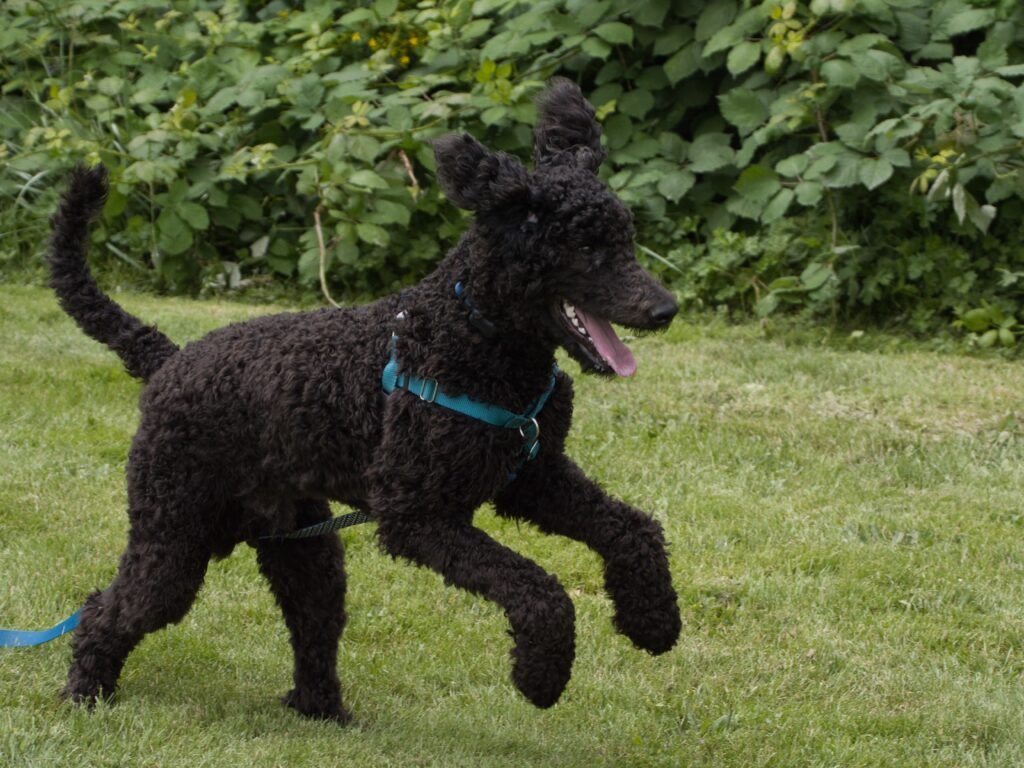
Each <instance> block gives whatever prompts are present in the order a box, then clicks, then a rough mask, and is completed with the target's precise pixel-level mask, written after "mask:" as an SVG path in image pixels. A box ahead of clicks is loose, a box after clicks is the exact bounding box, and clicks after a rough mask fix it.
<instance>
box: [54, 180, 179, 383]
mask: <svg viewBox="0 0 1024 768" xmlns="http://www.w3.org/2000/svg"><path fill="white" fill-rule="evenodd" d="M107 191H108V187H107V171H106V169H105V168H103V166H97V167H95V168H91V169H87V168H85V167H83V166H79V167H77V168H75V169H74V170H73V171H72V172H71V183H70V185H69V187H68V190H67V191H66V192H65V193H64V196H63V197H62V198H61V201H60V206H59V207H58V208H57V213H56V214H54V217H53V219H52V222H51V223H52V225H53V234H52V235H51V237H50V250H49V254H48V258H47V260H48V261H49V264H50V285H51V286H52V288H53V290H54V292H55V293H56V294H57V298H58V299H60V304H61V306H62V307H63V308H64V311H65V312H67V313H68V314H69V315H70V316H71V318H72V319H73V320H74V321H75V322H76V323H78V326H79V327H80V328H81V329H82V330H83V331H85V332H86V333H87V334H88V335H89V336H92V338H94V339H96V340H97V341H99V342H102V343H103V344H106V345H107V346H108V347H110V348H111V349H112V350H114V351H115V352H116V353H117V354H118V356H119V357H120V358H121V360H122V362H123V363H124V366H125V368H126V369H127V370H128V373H130V374H131V375H132V376H134V377H135V378H138V379H142V380H144V381H145V380H147V379H149V377H150V376H152V375H153V374H154V373H156V372H157V371H158V370H159V369H160V366H162V365H163V364H164V363H165V362H167V360H168V358H170V357H171V356H172V355H173V354H174V353H175V352H177V351H178V347H177V346H176V345H175V344H174V342H173V341H171V340H170V339H169V338H167V336H165V335H164V334H163V333H162V332H160V331H159V330H157V329H156V328H155V327H153V326H149V325H145V324H143V323H142V321H141V320H139V319H138V318H136V317H133V316H132V315H129V314H128V313H127V312H125V311H124V310H123V309H122V308H121V307H120V306H118V305H117V304H116V303H115V302H114V301H113V300H112V299H111V298H110V297H109V296H107V295H106V294H105V293H103V291H102V290H100V287H99V286H98V285H96V281H95V280H94V279H93V276H92V273H91V272H90V271H89V265H88V264H87V263H86V258H85V257H86V251H87V249H88V242H89V225H90V224H91V223H92V222H93V220H94V219H95V218H96V217H97V216H98V215H99V212H100V211H101V210H102V209H103V203H104V202H105V201H106V199H107Z"/></svg>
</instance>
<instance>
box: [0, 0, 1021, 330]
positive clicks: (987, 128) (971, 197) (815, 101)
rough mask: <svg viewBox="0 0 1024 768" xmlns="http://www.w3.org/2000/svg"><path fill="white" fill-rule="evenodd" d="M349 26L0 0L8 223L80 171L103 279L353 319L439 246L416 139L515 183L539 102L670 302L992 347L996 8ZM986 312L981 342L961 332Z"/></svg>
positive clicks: (1003, 237) (999, 225) (580, 11)
mask: <svg viewBox="0 0 1024 768" xmlns="http://www.w3.org/2000/svg"><path fill="white" fill-rule="evenodd" d="M357 5H358V7H355V8H353V7H352V4H347V5H344V6H342V5H339V4H337V3H329V2H324V1H319V2H318V1H317V0H309V2H306V3H303V4H299V3H296V2H283V1H282V0H277V1H276V2H272V3H270V4H266V5H264V4H259V3H252V2H244V1H242V0H236V1H235V2H223V3H222V2H212V0H172V1H171V2H167V1H166V0H165V1H164V2H154V1H151V0H116V1H115V0H93V1H92V2H88V3H86V2H83V3H73V4H68V5H64V6H56V5H54V6H53V7H49V6H43V5H40V4H38V3H34V2H29V1H28V0H8V2H7V3H5V4H4V5H3V7H2V8H0V67H2V68H3V71H4V75H5V84H4V86H3V89H4V90H3V98H4V106H5V110H4V111H3V114H2V115H0V137H2V138H3V145H0V153H3V154H4V155H6V157H4V159H5V160H6V162H7V170H6V172H5V173H4V174H3V175H2V176H0V190H2V192H3V193H4V194H5V196H9V197H10V198H11V199H14V200H17V201H18V203H19V205H20V207H21V208H22V209H26V208H27V209H30V210H31V209H34V208H36V207H37V206H34V202H35V200H36V196H37V195H38V194H41V191H42V190H43V189H45V188H47V187H48V186H50V182H51V181H53V180H55V179H56V178H57V177H58V176H59V174H58V173H57V172H58V171H59V170H62V169H64V168H66V167H67V166H68V165H70V164H71V163H72V162H74V161H76V160H78V159H80V158H82V157H88V158H91V159H93V160H96V159H102V160H103V161H104V162H105V163H107V164H108V165H109V166H110V167H111V168H112V171H113V177H114V180H115V192H114V194H113V196H112V199H111V201H110V204H109V205H108V208H107V211H106V214H107V216H106V222H107V225H108V227H109V230H110V232H109V233H108V234H105V235H104V237H105V238H106V242H108V243H109V248H110V252H111V254H112V257H117V258H121V259H123V260H125V261H127V262H129V263H132V264H135V265H137V266H138V267H139V268H140V269H146V268H149V267H152V268H154V269H155V270H156V272H157V274H158V275H159V276H160V278H161V279H162V280H163V281H164V283H165V284H166V286H167V287H169V288H172V289H178V290H196V289H197V288H199V287H201V286H202V285H204V284H208V283H211V282H219V283H223V284H226V285H234V284H238V283H239V282H240V281H242V280H246V279H252V278H254V277H255V278H258V277H260V276H261V275H271V274H275V275H280V276H284V277H289V278H296V279H298V280H300V281H302V282H304V283H307V284H315V283H316V282H317V280H318V279H320V275H321V270H323V273H324V276H325V277H326V279H327V280H328V281H329V282H330V283H331V284H332V285H333V286H334V287H335V288H336V289H338V290H342V291H344V292H346V293H374V292H379V291H383V290H388V289H391V288H393V287H395V286H396V285H400V284H402V283H405V282H408V281H411V280H414V279H416V278H418V277H419V276H420V275H422V274H423V273H424V272H425V271H427V270H429V268H430V267H431V266H432V265H433V263H435V262H436V260H437V258H438V256H439V254H440V252H441V250H442V249H443V248H444V247H446V245H447V242H448V241H450V240H451V239H452V238H454V237H455V236H456V234H457V233H458V231H460V229H461V227H462V226H463V217H462V215H461V214H460V213H458V212H457V211H455V210H454V209H453V208H452V207H451V206H449V205H448V204H447V203H446V202H445V201H444V200H443V198H442V197H441V196H440V195H439V194H438V192H437V190H436V187H435V186H434V185H433V184H432V183H430V181H428V180H429V179H430V177H431V173H430V171H431V170H432V166H433V161H432V158H431V155H430V152H429V144H428V142H429V139H430V138H432V137H434V136H436V135H438V134H440V133H443V132H446V131H450V130H470V131H471V132H473V133H475V134H476V135H479V136H482V137H484V138H485V139H486V140H487V141H488V142H489V143H490V144H492V145H495V146H498V147H499V148H503V149H506V150H508V151H513V152H517V153H520V154H523V153H524V152H525V150H527V149H528V148H529V147H530V145H531V136H530V125H531V122H532V120H533V118H534V110H533V107H532V103H531V99H532V96H533V95H534V94H535V93H536V92H537V91H538V90H539V89H540V88H541V87H542V86H543V82H544V80H545V79H546V78H547V77H548V76H550V75H551V74H553V73H559V74H564V75H568V76H570V77H574V78H576V79H577V80H578V81H580V82H581V83H582V84H583V86H584V88H585V90H586V91H587V92H588V95H589V97H590V99H591V101H592V102H593V103H594V104H595V106H596V107H597V108H598V112H599V117H600V118H601V119H602V121H603V123H604V135H605V140H606V142H607V145H608V147H609V150H610V162H609V163H608V164H607V165H608V167H607V168H606V169H605V173H606V174H607V178H608V182H609V184H610V185H611V186H612V188H613V189H615V190H616V191H617V192H618V194H619V195H620V196H621V197H622V198H623V199H624V200H625V201H626V202H627V203H628V204H629V205H631V206H632V207H633V208H634V210H635V212H636V214H637V218H638V224H639V229H640V233H641V244H642V246H643V247H642V249H641V250H642V253H643V254H644V256H643V257H644V258H645V259H647V260H648V262H649V264H650V266H651V267H652V268H654V269H656V270H659V271H661V272H662V273H663V274H664V275H665V276H666V277H667V278H669V279H672V280H673V281H674V282H675V283H676V284H677V286H678V287H679V289H680V291H681V292H682V293H683V294H685V295H689V296H691V297H693V298H694V299H696V300H700V301H703V302H705V303H709V304H726V305H730V306H740V307H747V308H748V309H752V310H754V311H757V312H758V313H760V314H762V315H766V314H769V313H771V312H773V311H778V310H779V309H780V308H786V307H802V308H806V309H808V310H809V311H812V312H825V313H831V314H837V313H840V312H842V313H850V314H870V315H873V316H875V317H878V318H885V319H892V318H899V319H902V320H904V321H908V322H910V323H912V324H913V325H914V326H916V327H920V328H921V329H922V330H927V329H931V328H934V327H935V326H936V325H937V324H938V323H942V322H948V321H949V320H950V319H953V318H954V317H958V318H959V322H960V323H961V326H962V327H964V328H965V329H967V330H969V331H971V332H974V333H979V339H980V338H985V339H991V338H992V337H991V336H985V335H984V334H986V333H988V331H989V330H996V336H995V338H996V343H1004V344H1005V343H1011V342H1013V341H1015V340H1016V334H1017V331H1018V330H1019V325H1016V322H1017V320H1016V318H1017V316H1020V315H1022V314H1024V313H1022V287H1024V279H1022V275H1024V251H1022V248H1021V246H1020V243H1021V234H1022V233H1021V232H1020V227H1021V225H1020V221H1021V215H1020V214H1021V213H1022V210H1021V209H1022V205H1024V174H1022V173H1021V160H1020V154H1021V153H1020V150H1021V147H1022V144H1024V128H1022V126H1024V86H1021V80H1022V78H1024V10H1022V8H1021V6H1020V3H1018V2H1015V1H1014V0H938V2H931V0H898V1H896V0H889V1H883V0H811V2H795V0H763V1H762V0H711V1H710V2H704V1H703V0H701V1H700V2H698V0H672V1H671V2H670V0H652V1H651V2H645V3H635V2H627V1H626V0H596V1H594V0H540V1H539V2H533V3H523V2H520V1H519V0H476V1H475V2H469V0H458V2H454V3H452V2H447V3H440V2H434V1H433V0H423V1H422V2H409V1H407V0H401V1H399V0H376V1H375V2H363V3H359V4H357ZM38 207H39V208H41V207H43V206H38ZM7 210H8V212H10V211H11V210H13V208H10V207H9V208H8V209H7ZM317 222H319V226H317V225H316V223H317ZM36 224H37V228H38V229H42V226H41V219H40V217H39V215H38V214H37V221H36ZM321 241H322V243H323V245H322V246H321ZM4 247H9V246H4ZM140 254H142V255H141V256H140ZM986 307H995V308H996V310H995V311H997V312H999V313H1001V315H1000V317H1001V318H1002V319H1001V320H998V319H997V318H996V316H994V315H993V316H992V318H991V321H990V325H991V327H989V326H985V327H984V328H980V326H979V323H981V320H980V319H979V318H981V317H982V316H984V317H989V315H988V314H985V312H987V311H988V310H986V309H985V308H986ZM972 312H973V313H974V314H971V313H972ZM968 317H970V318H972V319H970V320H968ZM1009 319H1012V322H1011V321H1010V320H1009ZM976 329H977V330H976ZM1001 329H1005V330H1006V331H1007V332H1006V333H1001V332H1000V330H1001Z"/></svg>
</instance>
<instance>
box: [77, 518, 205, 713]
mask: <svg viewBox="0 0 1024 768" xmlns="http://www.w3.org/2000/svg"><path fill="white" fill-rule="evenodd" d="M151 519H153V518H152V517H151V516H146V517H142V518H141V519H139V518H138V517H136V518H135V524H134V525H133V526H132V529H131V531H130V532H129V534H128V547H127V549H125V551H124V554H122V555H121V561H120V565H119V567H118V573H117V575H116V576H115V577H114V580H113V582H111V584H110V586H109V587H107V588H106V589H105V590H103V591H102V592H94V593H93V594H92V595H90V596H89V598H88V600H87V601H86V603H85V606H84V607H83V608H82V614H81V619H80V621H79V625H78V627H77V628H76V629H75V633H74V636H73V640H72V662H71V668H70V670H69V671H68V682H67V686H66V687H65V688H64V691H63V695H64V696H65V697H66V698H69V699H71V700H72V701H75V702H78V703H86V704H90V705H91V704H92V703H94V702H95V701H96V700H97V699H99V698H100V697H101V696H102V697H110V696H112V695H113V693H114V690H115V688H116V686H117V678H118V677H119V676H120V674H121V668H122V666H123V665H124V661H125V658H126V657H127V656H128V654H129V653H130V652H131V650H132V649H133V648H134V647H135V646H136V645H137V644H138V642H139V641H140V640H141V639H142V638H143V637H144V636H145V635H147V634H149V633H150V632H155V631H156V630H158V629H162V628H163V627H165V626H167V625H168V624H173V623H177V622H178V621H181V619H182V618H183V617H184V616H185V614H186V613H188V609H189V607H190V606H191V605H192V602H193V600H194V599H195V596H196V593H197V592H198V591H199V588H200V587H201V586H202V584H203V578H204V576H205V574H206V566H207V563H208V562H209V558H210V553H209V550H207V549H205V548H204V547H203V546H202V545H201V544H200V543H198V542H197V541H195V540H193V539H191V538H190V534H189V532H188V531H186V530H184V529H182V530H177V529H175V530H173V531H171V532H168V531H165V530H155V529H154V527H153V526H150V525H148V524H147V522H148V521H149V520H151Z"/></svg>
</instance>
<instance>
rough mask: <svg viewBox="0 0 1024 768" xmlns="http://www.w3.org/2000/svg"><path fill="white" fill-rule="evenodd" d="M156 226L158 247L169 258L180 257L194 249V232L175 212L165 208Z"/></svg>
mask: <svg viewBox="0 0 1024 768" xmlns="http://www.w3.org/2000/svg"><path fill="white" fill-rule="evenodd" d="M156 225H157V232H158V237H157V245H158V247H159V248H160V250H161V251H163V252H164V253H165V254H167V255H168V256H179V255H181V254H183V253H184V252H185V251H187V250H188V249H189V248H191V247H192V242H193V240H192V230H191V229H189V227H188V226H187V225H186V224H185V222H183V221H182V220H181V219H180V218H179V217H178V215H177V214H175V213H174V212H173V211H171V210H169V209H167V208H165V209H164V210H163V211H162V212H161V213H160V215H159V216H158V217H157V220H156Z"/></svg>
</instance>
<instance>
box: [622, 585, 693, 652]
mask: <svg viewBox="0 0 1024 768" xmlns="http://www.w3.org/2000/svg"><path fill="white" fill-rule="evenodd" d="M614 623H615V628H616V629H617V630H618V631H619V632H620V633H621V634H623V635H625V636H626V637H628V638H629V639H630V640H631V641H632V643H633V645H635V646H636V647H637V648H639V649H641V650H644V651H647V652H648V653H650V654H651V655H653V656H658V655H659V654H662V653H665V652H666V651H669V650H671V649H672V647H673V646H674V645H675V644H676V641H677V640H678V639H679V633H680V631H681V630H682V626H683V624H682V620H681V619H680V617H679V606H678V605H677V604H676V600H675V595H673V596H672V599H670V600H665V601H663V602H661V603H660V604H658V605H654V606H649V607H647V608H646V609H643V610H638V608H637V607H636V606H635V605H634V606H633V607H631V608H630V609H629V610H623V609H622V608H617V609H616V611H615V618H614Z"/></svg>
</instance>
